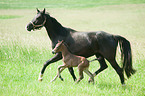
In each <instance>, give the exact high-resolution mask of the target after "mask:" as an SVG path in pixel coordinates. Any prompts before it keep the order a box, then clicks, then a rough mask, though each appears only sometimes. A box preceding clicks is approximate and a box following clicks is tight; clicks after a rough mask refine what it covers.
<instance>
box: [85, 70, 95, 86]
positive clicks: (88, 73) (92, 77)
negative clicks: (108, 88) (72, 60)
mask: <svg viewBox="0 0 145 96" xmlns="http://www.w3.org/2000/svg"><path fill="white" fill-rule="evenodd" d="M84 72H85V73H86V74H87V75H88V76H89V77H90V78H91V80H92V82H93V84H94V76H93V74H92V73H91V72H90V71H89V70H88V69H85V70H84Z"/></svg>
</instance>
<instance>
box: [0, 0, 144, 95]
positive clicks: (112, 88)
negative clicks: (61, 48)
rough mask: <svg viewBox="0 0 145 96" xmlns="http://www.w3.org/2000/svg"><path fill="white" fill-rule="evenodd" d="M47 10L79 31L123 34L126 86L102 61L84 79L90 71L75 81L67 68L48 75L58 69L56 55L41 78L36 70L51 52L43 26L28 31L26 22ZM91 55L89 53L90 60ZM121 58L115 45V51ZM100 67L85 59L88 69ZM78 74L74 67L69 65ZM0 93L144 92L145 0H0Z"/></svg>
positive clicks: (50, 55) (95, 93)
mask: <svg viewBox="0 0 145 96" xmlns="http://www.w3.org/2000/svg"><path fill="white" fill-rule="evenodd" d="M36 8H39V9H40V10H43V8H46V11H47V12H49V13H50V15H51V16H52V17H54V18H56V19H57V20H58V21H59V22H60V23H61V24H62V25H63V26H65V27H70V28H73V29H75V30H78V31H100V30H103V31H106V32H108V33H112V34H117V35H121V36H123V37H125V38H127V39H128V40H129V41H130V43H131V47H132V55H133V67H134V69H136V70H137V72H136V73H135V74H134V75H133V76H132V77H131V78H129V79H127V77H126V79H127V80H126V86H121V83H120V79H119V77H118V75H117V73H116V72H115V71H114V69H113V68H112V67H111V66H110V64H109V63H108V62H107V65H108V68H107V69H106V70H104V71H103V72H102V73H100V74H99V75H98V76H96V77H95V84H94V85H92V84H88V79H89V77H88V76H87V75H86V74H84V76H85V77H84V79H83V80H82V81H81V82H80V83H79V84H75V83H74V81H73V79H72V77H71V75H70V73H69V72H68V69H65V70H64V71H63V73H62V77H63V78H64V82H62V81H61V80H60V79H57V80H56V81H55V82H53V83H50V81H51V80H52V79H53V78H54V76H55V75H56V74H57V67H58V66H59V65H61V64H63V63H62V61H61V60H60V61H58V62H55V63H52V64H51V65H49V66H48V67H47V69H46V71H45V73H44V77H43V81H42V82H39V81H38V75H39V73H40V71H41V69H42V67H43V64H44V63H45V61H47V60H48V59H50V58H52V57H53V56H54V55H53V54H52V53H51V50H52V49H51V41H50V39H49V37H48V35H47V33H46V30H45V28H42V29H41V30H37V31H31V32H28V31H27V30H26V28H25V27H26V25H27V24H28V23H29V22H30V21H31V20H32V19H33V17H34V16H35V15H36ZM93 58H95V57H94V56H93V57H90V58H88V59H89V60H92V59H93ZM116 59H117V61H118V63H119V65H120V66H121V64H120V50H119V47H118V50H117V57H116ZM99 67H100V65H99V63H98V62H97V61H94V62H92V63H91V64H90V71H91V72H92V73H93V72H95V71H96V70H97V69H98V68H99ZM74 71H75V74H76V76H77V77H78V70H77V68H74ZM0 96H145V0H75V1H74V0H1V1H0Z"/></svg>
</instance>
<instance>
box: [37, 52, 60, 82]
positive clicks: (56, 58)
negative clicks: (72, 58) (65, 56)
mask: <svg viewBox="0 0 145 96" xmlns="http://www.w3.org/2000/svg"><path fill="white" fill-rule="evenodd" d="M60 59H62V55H61V53H57V54H56V55H55V56H54V57H52V58H51V59H49V60H48V61H46V63H45V64H44V65H43V68H42V70H41V72H40V74H39V78H38V80H39V81H42V80H43V78H42V77H43V74H44V71H45V69H46V67H47V66H48V65H49V64H51V63H53V62H56V61H58V60H60Z"/></svg>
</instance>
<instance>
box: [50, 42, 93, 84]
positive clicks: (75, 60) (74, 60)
mask: <svg viewBox="0 0 145 96" xmlns="http://www.w3.org/2000/svg"><path fill="white" fill-rule="evenodd" d="M58 52H61V53H62V57H63V59H62V60H63V63H64V64H63V65H60V66H58V73H57V75H56V76H55V78H54V79H53V80H52V81H51V82H53V81H55V80H56V78H57V77H59V78H60V79H61V80H62V81H63V78H62V77H61V75H60V73H61V72H62V71H63V70H64V69H65V68H69V67H78V71H79V79H78V80H77V81H76V83H79V82H80V81H81V80H82V79H83V78H84V76H83V72H85V73H86V74H87V75H88V76H89V77H90V78H91V79H92V80H93V81H92V82H93V84H94V76H93V74H92V73H91V72H90V71H89V70H88V69H89V61H88V60H87V59H86V58H85V57H82V56H76V55H74V54H71V53H70V52H69V51H68V49H67V47H66V46H65V44H64V41H63V40H62V41H61V42H60V41H58V43H57V44H56V46H55V48H54V49H53V50H52V53H53V54H56V53H58Z"/></svg>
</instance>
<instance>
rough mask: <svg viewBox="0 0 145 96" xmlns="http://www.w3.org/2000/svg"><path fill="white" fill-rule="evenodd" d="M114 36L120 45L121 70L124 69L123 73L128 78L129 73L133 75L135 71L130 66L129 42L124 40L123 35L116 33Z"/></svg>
mask: <svg viewBox="0 0 145 96" xmlns="http://www.w3.org/2000/svg"><path fill="white" fill-rule="evenodd" d="M115 37H116V38H117V40H118V42H119V45H120V50H121V61H122V63H123V71H124V70H125V73H126V75H127V77H128V78H129V77H130V76H131V75H133V74H134V73H135V72H136V70H134V69H133V67H132V52H131V45H130V42H129V41H128V40H126V39H125V38H124V37H121V36H118V35H117V36H115Z"/></svg>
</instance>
